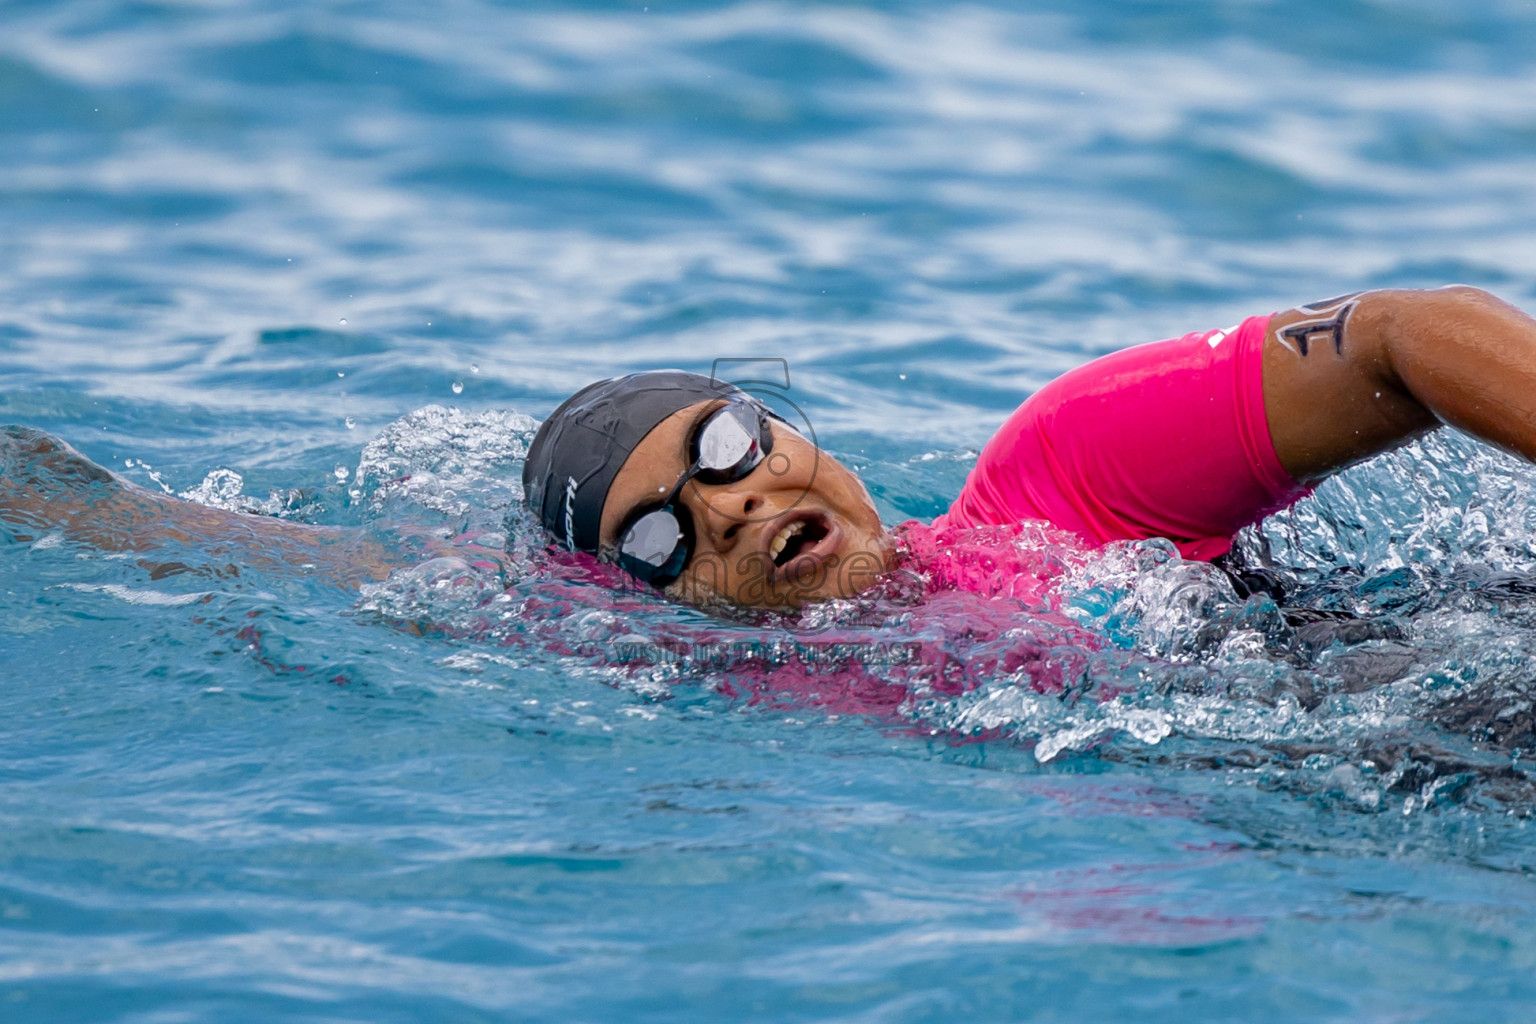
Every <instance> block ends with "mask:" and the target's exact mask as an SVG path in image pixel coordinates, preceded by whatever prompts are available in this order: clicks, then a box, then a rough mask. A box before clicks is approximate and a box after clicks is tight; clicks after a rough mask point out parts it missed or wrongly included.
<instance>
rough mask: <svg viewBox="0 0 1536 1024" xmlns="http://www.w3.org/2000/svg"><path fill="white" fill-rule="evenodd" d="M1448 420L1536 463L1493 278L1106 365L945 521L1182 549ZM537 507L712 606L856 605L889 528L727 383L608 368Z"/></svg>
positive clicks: (831, 469) (560, 439) (555, 435)
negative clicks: (1033, 523) (1490, 285)
mask: <svg viewBox="0 0 1536 1024" xmlns="http://www.w3.org/2000/svg"><path fill="white" fill-rule="evenodd" d="M1442 424H1445V425H1450V426H1454V427H1457V428H1460V429H1462V430H1465V431H1467V432H1468V433H1471V434H1473V435H1475V436H1477V437H1479V438H1481V439H1483V440H1484V441H1487V442H1489V443H1491V444H1494V445H1496V446H1498V447H1500V448H1503V449H1505V450H1507V451H1510V452H1513V453H1515V454H1517V455H1520V456H1523V457H1524V458H1526V459H1527V460H1533V461H1536V320H1533V319H1532V318H1531V317H1529V316H1527V315H1526V314H1525V313H1523V312H1521V311H1520V310H1518V309H1516V308H1514V307H1513V306H1510V305H1508V304H1506V303H1504V302H1502V301H1500V300H1499V299H1497V298H1494V297H1493V296H1491V295H1489V294H1488V293H1486V292H1483V291H1481V290H1478V289H1476V288H1469V287H1464V286H1451V287H1447V288H1441V289H1438V290H1434V291H1401V290H1393V291H1374V292H1364V293H1355V294H1350V295H1340V296H1337V297H1334V298H1330V299H1325V300H1322V301H1318V302H1311V303H1308V304H1306V305H1303V306H1299V307H1297V308H1295V309H1292V310H1289V311H1287V312H1284V313H1279V314H1275V315H1273V316H1256V317H1251V318H1249V319H1247V320H1245V321H1243V322H1242V323H1240V324H1238V325H1236V326H1235V327H1232V328H1229V329H1226V330H1216V331H1204V332H1197V333H1194V334H1188V335H1185V336H1184V337H1182V338H1177V339H1173V340H1170V341H1160V342H1154V343H1151V344H1147V345H1142V346H1139V347H1136V348H1130V349H1125V350H1123V351H1120V352H1116V353H1113V354H1111V355H1108V356H1104V357H1102V358H1100V359H1096V360H1094V361H1092V362H1090V363H1088V364H1086V365H1085V366H1081V367H1079V368H1077V369H1075V370H1072V371H1070V372H1068V373H1066V374H1064V375H1063V376H1061V377H1059V378H1058V379H1056V380H1055V381H1052V382H1051V383H1050V384H1048V385H1046V386H1045V387H1044V388H1042V389H1041V390H1040V391H1038V392H1037V393H1035V394H1034V395H1033V396H1031V397H1030V398H1029V399H1028V400H1027V401H1026V402H1024V404H1023V405H1022V406H1020V407H1019V409H1018V410H1017V411H1016V412H1015V413H1014V414H1013V415H1012V416H1011V417H1010V418H1009V419H1008V420H1007V421H1006V422H1005V423H1004V424H1003V425H1002V427H1001V428H1000V429H999V430H998V431H997V433H996V434H995V435H994V436H993V438H992V440H991V441H990V442H989V443H988V444H987V445H986V447H985V448H984V449H983V450H982V452H981V455H980V457H979V458H978V460H977V463H976V466H975V467H974V468H973V469H972V471H971V473H970V476H969V478H968V479H967V480H966V483H965V486H964V488H963V489H962V490H961V493H960V495H959V496H958V497H957V498H956V499H955V501H954V503H953V504H952V505H951V506H950V508H949V511H948V512H946V513H945V514H944V515H943V516H941V517H939V520H938V521H936V523H935V526H937V527H940V528H944V527H974V526H988V525H995V526H1002V525H1007V524H1013V523H1018V522H1020V521H1022V520H1044V521H1047V522H1049V523H1052V524H1054V525H1055V526H1057V527H1060V528H1062V529H1065V530H1068V531H1071V532H1073V533H1075V534H1077V535H1078V536H1080V537H1081V538H1082V539H1084V540H1086V541H1088V542H1090V543H1092V544H1095V545H1100V544H1104V543H1108V542H1110V541H1116V540H1137V539H1143V538H1149V537H1166V538H1168V539H1170V540H1172V541H1173V542H1174V543H1176V544H1177V545H1178V547H1179V549H1180V551H1181V552H1182V553H1183V554H1184V556H1185V557H1187V558H1192V559H1199V560H1206V561H1210V560H1213V559H1217V558H1219V557H1221V556H1222V555H1224V554H1226V553H1227V551H1228V550H1229V549H1230V548H1231V546H1232V540H1233V535H1234V534H1235V533H1236V532H1237V531H1238V530H1239V529H1241V528H1242V527H1244V526H1247V525H1248V524H1250V523H1253V522H1257V521H1258V520H1259V519H1262V518H1263V517H1264V516H1265V515H1268V514H1270V513H1272V512H1275V511H1278V510H1280V509H1282V508H1285V507H1287V506H1289V505H1291V504H1293V503H1294V502H1296V501H1297V500H1299V499H1300V498H1302V497H1304V496H1305V495H1307V494H1309V493H1310V492H1311V489H1312V488H1313V487H1314V486H1315V485H1316V484H1318V483H1319V482H1321V481H1322V480H1324V479H1326V478H1327V477H1328V476H1330V475H1332V474H1334V473H1337V472H1339V471H1340V470H1342V469H1345V468H1347V467H1349V466H1352V465H1354V464H1356V463H1358V462H1361V461H1363V460H1365V459H1368V458H1371V457H1372V456H1374V455H1378V454H1381V453H1383V452H1386V451H1390V450H1392V449H1394V448H1397V447H1399V446H1401V445H1403V444H1406V443H1408V442H1409V441H1412V440H1413V439H1415V438H1418V437H1420V436H1422V435H1424V434H1425V433H1428V432H1429V431H1431V430H1434V429H1436V428H1437V427H1439V426H1441V425H1442ZM523 480H524V488H525V493H526V496H527V500H528V503H529V507H530V508H531V509H532V510H533V512H534V513H535V514H536V515H537V516H538V517H539V519H540V521H541V522H542V523H543V524H544V526H545V528H546V529H547V530H548V531H549V533H550V535H551V536H552V537H553V538H554V540H555V542H556V543H558V544H561V545H563V546H565V547H567V548H569V549H571V550H576V551H585V552H588V553H589V554H593V555H596V556H598V557H599V558H601V559H604V560H606V561H610V562H614V563H616V564H617V565H619V566H620V567H622V568H624V569H625V570H627V571H628V572H629V573H631V574H632V575H633V576H634V577H636V578H637V579H638V580H640V581H642V582H643V583H645V584H646V585H649V586H652V587H655V588H657V589H659V590H662V591H663V592H665V593H668V594H670V595H674V596H677V597H679V598H682V599H684V600H689V601H693V602H695V603H703V604H708V603H710V602H712V601H717V600H724V601H726V602H728V603H730V604H733V605H737V606H746V607H768V608H793V607H797V606H799V605H801V604H804V603H805V602H807V601H813V600H817V599H823V598H830V597H849V596H852V595H853V594H855V593H857V592H859V591H860V590H863V589H865V588H866V587H868V586H869V585H871V584H872V583H873V582H874V581H875V579H876V578H878V575H879V572H880V571H881V570H883V569H885V568H886V567H888V565H889V564H890V560H891V557H892V551H893V547H894V545H893V538H892V536H891V534H890V533H889V532H888V531H886V530H885V529H884V527H883V526H882V525H881V523H880V519H879V516H878V515H877V513H876V511H875V508H874V504H873V502H872V501H871V500H870V498H869V495H868V493H867V492H866V491H865V490H864V488H863V486H862V485H861V484H860V482H859V480H858V478H857V477H855V476H854V475H853V474H852V473H851V472H849V471H848V470H847V469H846V468H845V467H843V466H842V465H841V464H839V463H838V462H836V461H835V460H834V459H832V458H830V457H829V456H828V455H827V454H826V453H825V452H820V451H818V450H817V449H816V448H815V447H814V446H813V445H812V444H811V443H810V442H809V441H808V440H806V439H805V438H804V437H802V436H801V435H800V434H799V433H797V432H796V431H795V430H794V429H793V428H792V427H791V426H790V425H789V424H788V423H786V422H784V421H783V420H781V419H778V418H777V417H775V416H774V415H773V414H772V413H770V412H768V411H767V410H766V409H764V408H763V407H762V406H760V405H759V404H758V403H757V402H756V401H755V400H753V399H752V398H750V397H749V396H747V395H744V394H742V393H740V392H738V391H736V390H735V389H734V388H731V387H729V386H728V385H722V384H719V383H716V382H713V381H711V380H709V379H708V378H705V377H702V376H699V375H696V374H684V373H680V372H676V371H658V372H652V373H641V374H635V375H632V376H629V377H624V378H619V379H617V380H609V381H601V382H599V383H597V384H593V385H590V386H588V387H587V388H585V389H583V390H582V391H580V392H578V393H577V394H576V395H573V396H572V397H571V398H570V399H568V400H567V401H566V402H565V403H564V404H563V405H561V406H560V407H559V408H558V409H557V410H555V412H554V413H553V414H552V415H551V416H550V417H549V419H547V420H546V421H545V422H544V424H543V425H542V427H541V428H540V429H539V432H538V435H537V436H536V437H535V439H534V442H533V445H532V447H531V449H530V451H529V456H528V460H527V463H526V464H525V468H524V475H523Z"/></svg>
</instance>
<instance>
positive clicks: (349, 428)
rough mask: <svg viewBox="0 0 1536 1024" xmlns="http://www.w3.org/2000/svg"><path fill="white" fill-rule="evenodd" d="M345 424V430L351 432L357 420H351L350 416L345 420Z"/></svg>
mask: <svg viewBox="0 0 1536 1024" xmlns="http://www.w3.org/2000/svg"><path fill="white" fill-rule="evenodd" d="M346 424H347V429H348V430H351V429H352V428H354V427H356V426H357V420H355V419H353V418H352V417H351V416H348V417H347V419H346Z"/></svg>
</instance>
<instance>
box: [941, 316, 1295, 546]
mask: <svg viewBox="0 0 1536 1024" xmlns="http://www.w3.org/2000/svg"><path fill="white" fill-rule="evenodd" d="M1269 320H1270V318H1269V317H1268V316H1256V317H1250V318H1249V319H1247V320H1245V321H1243V322H1242V324H1240V325H1239V326H1237V327H1236V328H1233V329H1231V330H1230V331H1205V332H1202V333H1196V334H1187V335H1185V336H1184V337H1182V338H1175V339H1172V340H1169V341H1157V342H1153V343H1151V344H1148V345H1140V346H1137V347H1135V348H1130V349H1125V350H1123V351H1120V352H1115V353H1113V354H1111V355H1108V356H1104V357H1102V358H1100V359H1095V360H1094V361H1093V362H1091V363H1088V364H1087V365H1085V366H1080V367H1078V368H1077V369H1075V370H1072V371H1070V372H1068V373H1065V374H1063V375H1062V376H1060V377H1058V378H1057V379H1056V380H1054V381H1052V382H1051V383H1049V384H1047V385H1046V386H1045V387H1043V388H1041V389H1040V390H1039V391H1037V392H1036V393H1035V394H1034V395H1032V396H1030V398H1029V400H1028V401H1026V402H1025V403H1024V404H1023V405H1022V406H1020V407H1019V408H1018V410H1017V411H1016V412H1014V414H1013V415H1012V416H1010V417H1009V418H1008V420H1007V422H1005V423H1004V424H1003V425H1002V427H1001V428H1000V429H999V430H998V432H997V433H996V434H995V435H993V437H992V440H991V441H989V442H988V443H987V446H986V447H985V448H984V449H983V450H982V452H981V455H980V457H979V458H978V459H977V461H976V466H975V467H974V468H973V469H972V470H971V474H970V476H969V477H968V478H967V479H966V482H965V487H964V489H962V490H961V492H960V496H959V497H958V498H956V499H955V503H954V504H953V505H951V506H950V509H949V511H948V512H947V513H945V514H944V515H943V516H940V517H939V519H938V520H936V521H935V523H934V525H935V526H938V527H943V526H945V525H948V526H952V527H967V526H982V525H1002V524H1006V523H1016V522H1019V521H1020V520H1024V519H1043V520H1046V521H1047V522H1050V523H1053V524H1055V525H1056V526H1059V527H1061V528H1063V529H1066V530H1071V531H1073V532H1075V533H1077V534H1079V535H1081V536H1082V537H1083V538H1085V539H1087V540H1089V541H1091V542H1093V543H1095V544H1103V543H1107V542H1109V541H1113V540H1137V539H1141V538H1145V537H1167V538H1168V539H1169V540H1172V541H1173V542H1174V543H1176V544H1177V545H1178V546H1179V550H1180V551H1181V552H1182V553H1183V554H1184V556H1185V557H1186V558H1195V559H1201V560H1206V561H1208V560H1210V559H1212V558H1216V557H1219V556H1220V555H1223V554H1225V553H1226V552H1227V551H1228V550H1230V549H1231V547H1232V535H1233V534H1234V533H1236V532H1237V531H1238V530H1239V529H1241V528H1242V527H1244V526H1247V525H1248V524H1249V523H1252V522H1256V521H1257V520H1259V519H1261V518H1263V517H1264V516H1266V515H1268V514H1269V513H1271V512H1274V511H1276V510H1278V509H1281V508H1284V507H1286V506H1287V505H1290V504H1292V503H1294V502H1295V501H1297V500H1298V499H1300V498H1302V497H1304V496H1306V495H1307V494H1309V493H1310V490H1309V489H1308V488H1304V487H1301V486H1300V485H1298V484H1297V483H1296V482H1295V481H1294V480H1292V479H1291V477H1290V475H1289V474H1288V473H1286V471H1285V469H1284V468H1283V467H1282V466H1281V465H1280V460H1279V458H1278V457H1277V456H1276V455H1275V446H1274V443H1273V441H1272V440H1271V439H1270V436H1269V424H1268V422H1267V421H1266V420H1265V417H1264V380H1263V369H1264V366H1263V345H1264V337H1265V333H1266V331H1267V330H1268V327H1269Z"/></svg>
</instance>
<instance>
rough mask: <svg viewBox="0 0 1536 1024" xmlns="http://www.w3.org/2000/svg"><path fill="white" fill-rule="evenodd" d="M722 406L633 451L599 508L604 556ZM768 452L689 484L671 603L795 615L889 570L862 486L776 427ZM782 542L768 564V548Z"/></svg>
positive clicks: (678, 415) (697, 409)
mask: <svg viewBox="0 0 1536 1024" xmlns="http://www.w3.org/2000/svg"><path fill="white" fill-rule="evenodd" d="M721 404H722V403H721V402H720V401H718V400H714V401H706V402H698V403H695V404H694V405H690V406H688V407H687V408H685V409H680V410H678V411H677V412H675V413H673V414H672V415H671V416H669V417H668V418H667V419H665V420H663V421H662V422H661V423H660V424H658V425H657V426H656V428H655V429H654V430H652V431H651V432H650V433H649V434H647V435H646V436H645V438H644V439H643V440H642V441H641V442H640V443H639V444H638V445H636V446H635V449H634V451H632V452H631V453H630V455H629V458H628V459H626V460H625V462H624V465H623V467H622V468H621V469H620V470H619V473H618V475H617V476H615V477H614V480H613V485H612V486H611V487H610V488H609V491H608V497H607V500H606V501H605V502H604V503H603V517H602V524H601V528H600V529H601V532H600V536H601V544H602V548H603V551H604V552H605V553H607V554H608V555H611V553H612V552H613V551H614V550H615V549H616V548H617V545H618V541H619V531H620V529H621V528H622V527H623V525H624V523H625V520H626V519H627V518H628V517H629V516H630V514H631V513H632V512H633V511H634V510H635V509H636V508H638V507H639V506H641V505H644V504H648V503H654V502H656V501H659V500H661V499H662V498H664V497H665V496H666V494H667V493H668V492H669V491H670V490H671V489H672V486H673V485H674V484H675V483H676V482H677V478H678V477H679V476H681V475H682V473H683V471H684V470H685V469H687V468H688V439H689V437H690V436H691V435H692V432H693V429H694V427H695V425H696V424H697V423H699V422H700V421H701V420H702V419H703V418H704V417H705V416H707V415H709V413H711V412H713V411H714V410H715V409H717V408H718V407H719V406H720V405H721ZM769 429H770V430H771V431H772V432H773V451H772V453H771V454H770V455H769V456H768V457H767V458H766V459H764V460H763V461H762V462H760V463H759V464H758V465H757V467H756V468H754V469H753V470H752V472H750V473H748V474H747V475H746V476H744V477H742V478H741V479H740V480H737V481H734V482H732V483H726V484H705V483H700V482H698V481H696V480H692V481H689V482H688V483H687V484H686V485H685V486H684V487H683V490H682V493H681V494H680V495H679V500H680V501H681V503H682V504H683V505H684V506H685V507H686V508H687V510H688V512H689V513H690V514H691V515H692V516H693V523H694V548H693V557H692V558H690V559H689V561H688V565H687V567H686V568H685V569H684V571H683V574H682V576H681V577H679V578H678V580H677V582H676V583H674V584H673V585H672V586H670V587H669V588H667V593H668V594H669V595H671V596H674V597H678V598H681V599H683V600H686V601H690V602H691V603H694V604H701V605H708V604H711V603H714V602H717V601H727V602H729V603H731V604H735V605H739V606H743V607H760V608H798V607H800V606H801V605H803V604H805V603H806V602H807V601H815V600H824V599H826V598H833V597H851V596H853V595H854V594H856V593H858V592H859V591H861V590H864V589H866V588H867V587H869V586H870V585H871V584H872V583H873V582H874V580H875V577H876V576H877V575H878V574H879V573H880V572H882V571H883V570H884V569H885V568H886V567H887V565H888V564H889V560H890V551H891V543H890V540H889V538H888V537H887V535H886V532H885V528H884V527H883V526H882V525H881V524H880V516H879V514H878V513H877V512H876V511H875V506H874V503H873V502H872V501H870V498H869V493H868V492H867V491H866V490H865V489H864V485H863V483H861V482H860V481H859V478H858V477H856V476H854V475H853V473H852V472H850V471H849V470H848V469H847V467H845V466H843V465H842V464H841V463H839V462H837V460H835V459H833V458H832V457H831V456H829V455H828V454H827V453H826V452H823V451H820V450H818V449H817V448H816V446H815V445H814V444H812V443H811V442H810V441H808V440H807V439H806V438H804V437H802V436H801V435H800V434H799V433H797V432H795V431H794V430H793V429H791V428H789V427H788V426H786V425H785V424H783V423H780V422H778V421H777V420H770V421H769ZM786 531H787V532H788V534H789V536H788V537H787V541H788V543H786V544H785V546H784V548H783V550H782V552H780V553H779V555H778V557H777V558H775V555H774V550H773V543H774V539H775V537H777V536H780V535H781V534H785V533H786Z"/></svg>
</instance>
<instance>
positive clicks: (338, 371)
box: [336, 370, 347, 377]
mask: <svg viewBox="0 0 1536 1024" xmlns="http://www.w3.org/2000/svg"><path fill="white" fill-rule="evenodd" d="M346 375H347V371H345V370H337V371H336V376H338V377H345V376H346Z"/></svg>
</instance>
